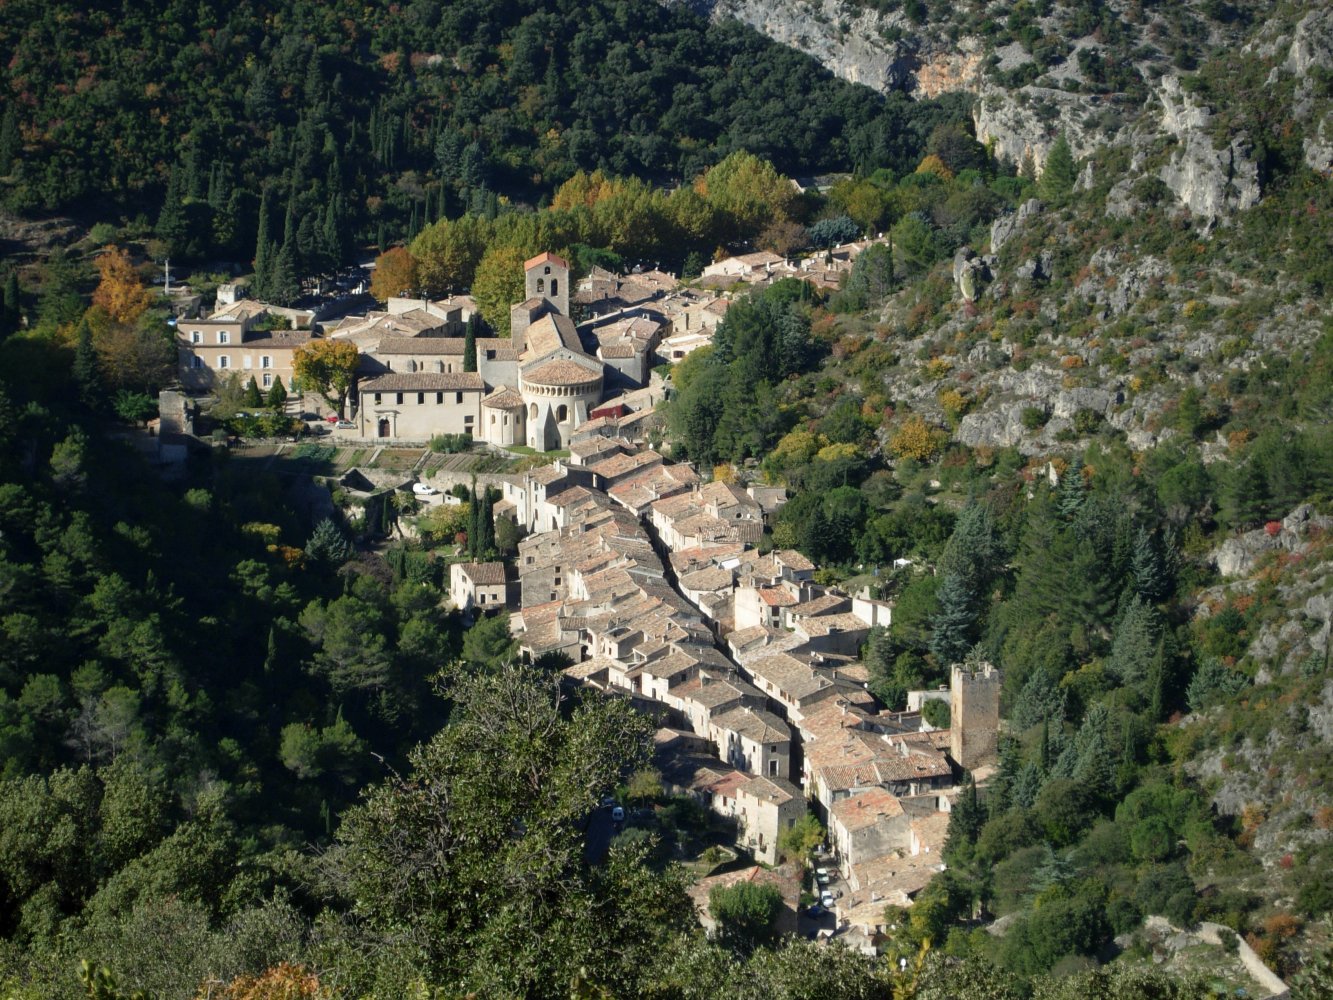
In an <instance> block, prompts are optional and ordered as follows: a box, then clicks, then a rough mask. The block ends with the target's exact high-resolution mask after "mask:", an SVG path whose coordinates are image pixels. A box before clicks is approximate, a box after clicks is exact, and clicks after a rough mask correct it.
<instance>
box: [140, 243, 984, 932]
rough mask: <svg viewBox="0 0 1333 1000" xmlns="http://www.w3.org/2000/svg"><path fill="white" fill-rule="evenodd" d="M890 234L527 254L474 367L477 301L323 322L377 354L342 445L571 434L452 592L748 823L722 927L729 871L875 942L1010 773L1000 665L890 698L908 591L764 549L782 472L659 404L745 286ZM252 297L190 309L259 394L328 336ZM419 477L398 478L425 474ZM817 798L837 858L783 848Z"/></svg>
mask: <svg viewBox="0 0 1333 1000" xmlns="http://www.w3.org/2000/svg"><path fill="white" fill-rule="evenodd" d="M869 245H870V244H868V243H863V244H851V245H848V246H845V247H838V248H835V249H833V250H831V251H828V252H827V253H824V254H819V255H817V256H815V257H812V258H809V259H807V260H804V261H798V262H795V263H792V262H788V261H786V260H784V259H783V258H781V257H778V256H777V255H775V254H768V253H756V254H750V255H747V256H743V257H734V258H728V259H726V260H722V261H719V262H717V263H716V264H713V265H710V266H709V267H708V268H706V269H705V270H704V273H703V275H702V278H701V280H700V281H699V282H698V283H697V284H696V285H695V286H694V287H684V286H682V285H681V284H680V282H678V281H677V280H676V278H675V277H674V276H673V275H669V274H664V273H662V272H658V271H648V272H642V271H640V272H637V273H631V274H629V275H624V276H620V275H615V274H612V273H610V272H607V271H604V270H601V269H597V268H594V269H593V270H592V272H591V273H590V274H589V275H588V277H586V278H585V279H584V280H583V281H582V282H580V283H579V284H578V285H577V286H574V287H572V282H571V269H570V266H569V264H568V263H567V262H566V261H565V260H564V259H562V258H561V257H559V256H557V255H555V254H552V253H543V254H539V255H537V256H535V257H533V258H531V259H529V260H528V261H527V262H526V263H525V265H524V284H525V291H526V293H527V298H526V299H525V300H524V301H523V302H520V303H516V304H515V305H513V307H512V308H511V316H510V319H511V336H510V337H509V338H507V339H506V338H495V337H478V338H475V340H474V344H475V348H474V352H475V361H474V363H469V361H468V360H467V359H465V354H466V353H467V351H468V344H467V340H466V337H465V334H466V331H467V330H468V328H469V325H470V324H473V323H474V322H475V321H474V316H475V315H476V308H477V307H476V304H475V302H474V301H472V300H471V299H470V298H468V297H466V296H455V297H452V298H450V299H447V300H440V301H429V300H414V299H408V298H394V299H390V300H389V301H388V302H387V303H386V306H387V308H386V309H385V310H383V311H372V312H368V313H366V314H364V315H352V316H345V317H343V318H341V319H339V320H337V321H336V322H330V324H329V325H328V326H327V327H326V328H325V329H324V330H323V333H322V336H323V337H324V338H326V339H328V340H330V341H333V342H337V341H345V342H347V343H350V344H353V345H355V347H356V349H357V358H358V362H357V372H356V375H357V378H356V383H355V386H354V387H353V389H352V392H351V393H350V402H351V406H352V410H351V412H350V414H348V416H347V418H346V419H344V420H339V421H338V423H337V425H336V429H335V430H334V432H333V433H334V434H335V435H336V436H337V437H338V438H341V439H345V440H349V441H357V440H367V441H370V442H373V443H377V444H388V445H411V444H416V445H420V444H424V443H426V442H429V441H430V440H431V439H432V438H435V437H436V436H437V435H466V436H468V437H470V438H471V440H473V441H474V442H477V443H480V444H483V445H486V446H489V447H490V448H493V449H496V450H503V449H510V450H513V449H519V450H522V451H525V452H529V453H532V454H534V455H535V454H540V453H554V454H553V455H552V458H553V461H552V462H551V463H550V464H547V465H540V466H536V467H532V468H528V469H526V470H524V471H521V472H516V473H507V474H496V475H484V476H483V477H482V479H483V483H484V486H485V487H486V488H489V489H492V490H498V492H499V495H500V499H499V500H498V501H496V502H495V504H494V507H493V513H494V517H495V518H496V519H497V521H498V520H499V519H501V518H507V519H509V520H510V521H512V522H513V525H514V526H515V528H516V529H517V534H518V535H519V536H520V537H521V541H519V543H518V546H517V556H516V558H514V559H513V560H512V561H510V562H499V561H497V562H486V563H475V562H454V563H453V564H452V565H451V566H450V570H449V575H450V578H449V594H450V601H451V603H452V604H453V605H454V606H455V607H457V608H458V609H459V610H461V611H463V612H465V613H471V614H488V613H494V612H498V611H501V610H505V611H508V612H510V627H511V630H512V632H513V634H514V637H515V639H516V642H517V644H518V648H519V651H520V653H521V655H522V656H523V657H524V658H525V659H527V660H530V661H538V660H542V661H543V662H552V660H551V658H552V657H556V658H557V659H556V660H555V661H554V662H558V663H561V664H568V666H565V667H564V669H563V675H564V680H565V683H566V684H567V685H569V686H571V687H579V688H585V689H592V690H596V691H599V692H602V693H604V694H606V695H608V696H611V697H619V698H625V699H628V700H629V702H630V703H631V704H632V705H633V706H634V707H635V708H636V709H638V710H639V711H641V712H643V713H645V714H647V715H648V716H649V717H650V718H651V719H652V720H653V721H654V723H655V725H656V726H657V732H656V737H655V743H654V767H655V769H656V771H657V772H658V773H659V774H660V775H661V782H662V787H663V789H664V791H665V792H666V793H668V794H675V795H682V796H687V797H689V798H691V799H693V800H694V801H696V802H697V803H698V804H699V805H700V806H702V807H704V808H705V809H707V810H709V811H710V812H711V813H712V814H713V815H714V816H716V817H718V818H720V819H721V820H724V821H727V822H729V823H732V824H734V829H735V844H734V846H735V848H736V849H737V850H738V851H740V852H742V855H743V856H744V857H745V858H748V862H746V863H743V864H741V865H740V866H739V867H738V866H736V865H729V866H723V867H724V868H726V869H727V870H725V871H724V872H723V873H721V874H715V875H711V876H708V877H704V878H701V879H700V880H699V881H698V882H697V883H696V885H695V886H694V889H693V890H692V895H693V896H694V898H695V900H696V903H697V909H698V912H699V916H700V919H701V921H703V922H704V923H705V925H708V924H709V923H710V922H711V917H710V915H709V912H708V899H709V894H710V892H711V890H712V888H713V887H714V886H715V885H730V884H734V883H735V882H737V881H739V880H742V879H744V880H748V881H753V882H759V883H767V884H771V885H773V886H775V887H776V888H777V889H778V890H779V892H780V893H781V895H782V898H783V900H784V909H783V913H782V914H781V917H780V919H779V929H780V930H783V931H788V932H796V931H797V930H798V928H799V929H801V930H802V932H808V933H813V934H818V935H821V936H833V935H836V936H839V937H840V938H842V939H843V940H845V941H847V942H849V943H850V944H852V945H853V946H855V947H859V948H861V949H862V950H865V951H868V952H872V953H873V952H876V951H877V949H878V948H879V946H880V945H881V944H882V943H883V941H884V940H885V935H886V934H887V932H888V930H889V928H888V921H889V917H888V916H887V915H886V911H887V908H888V907H891V906H896V907H908V906H910V905H911V904H912V900H913V898H914V897H915V896H916V894H917V893H919V892H920V891H921V890H922V889H923V888H924V887H925V886H926V885H927V884H928V883H929V881H930V880H931V878H932V877H933V876H934V875H935V874H936V873H938V872H940V871H942V870H943V869H944V864H943V862H942V859H941V850H942V848H943V846H944V841H945V837H946V833H947V828H948V823H949V814H950V811H951V809H952V805H953V802H954V800H955V799H956V797H957V795H958V794H960V791H961V788H962V781H963V780H964V776H965V775H967V776H970V778H971V779H972V780H976V781H982V782H984V780H985V779H986V777H987V776H988V775H989V774H990V773H991V772H992V771H993V769H994V765H995V763H996V737H997V731H998V725H999V691H1000V675H999V672H998V671H997V670H995V669H994V668H992V667H991V666H990V665H988V664H974V665H969V666H966V667H964V666H962V665H956V666H954V668H953V670H952V678H951V684H950V686H949V687H948V688H946V689H940V690H930V691H916V692H911V693H910V694H909V698H908V704H907V706H906V710H905V711H889V710H886V709H885V708H884V707H883V706H881V705H879V704H878V703H877V701H876V699H875V698H874V697H873V696H872V695H871V694H870V692H869V691H868V689H867V681H868V680H869V676H868V673H867V670H866V667H865V666H864V664H863V663H862V662H861V660H860V653H861V650H862V648H863V646H864V644H865V642H866V641H867V638H868V637H869V635H870V631H871V629H873V628H876V627H882V628H887V627H889V626H890V625H891V623H892V615H893V608H892V605H891V604H890V603H888V602H885V601H882V600H877V599H875V598H874V597H872V595H871V593H870V590H869V588H863V589H861V590H860V591H858V592H856V593H846V592H844V591H843V590H841V589H839V588H838V587H836V586H826V585H821V584H820V583H817V582H816V580H815V575H816V570H817V567H816V566H815V565H814V564H813V563H812V562H811V561H810V560H809V559H807V558H806V557H805V556H804V555H802V554H801V553H800V552H797V551H794V550H781V549H774V550H771V551H764V538H765V528H766V526H770V525H771V523H772V518H773V516H774V515H775V513H776V512H777V511H778V510H779V509H780V507H781V506H782V504H783V503H785V501H786V499H787V496H786V491H785V489H784V488H782V487H781V486H770V485H764V484H762V483H751V484H749V485H747V486H745V487H741V486H740V485H737V484H736V483H732V482H726V481H721V480H715V481H712V482H704V481H703V480H702V479H701V476H700V475H699V473H698V472H697V471H696V470H695V469H694V468H693V467H691V466H690V465H689V464H687V463H672V462H670V461H669V460H668V459H667V458H666V457H665V456H664V454H663V453H662V451H659V450H658V448H660V447H661V445H660V441H661V428H660V423H659V422H658V421H656V420H655V419H654V411H655V408H656V405H657V404H658V403H659V402H660V401H661V400H662V399H663V398H664V397H665V394H666V391H667V387H666V385H665V384H664V383H663V380H662V379H661V377H660V375H659V374H658V373H656V372H654V371H653V369H654V367H656V366H657V365H659V364H671V363H675V362H677V361H679V360H681V359H682V358H684V357H686V356H687V355H688V354H689V353H690V352H692V351H693V350H696V349H697V348H699V347H702V346H704V345H707V344H709V343H710V342H711V339H712V334H713V331H714V330H715V328H716V326H717V324H718V323H719V322H720V321H721V320H722V318H723V317H724V316H725V314H726V310H727V306H728V305H729V303H730V293H731V290H732V289H734V288H737V287H739V288H747V287H754V286H760V285H765V284H769V283H771V282H773V281H776V280H780V279H782V278H787V277H796V278H800V279H803V280H809V281H812V282H813V283H815V284H817V285H823V286H825V287H827V286H829V285H834V286H836V283H837V281H838V279H839V277H840V276H841V275H843V274H845V273H846V272H847V271H848V270H849V269H850V267H851V264H852V263H853V262H854V260H855V258H856V256H857V255H858V254H859V253H860V252H861V251H862V250H864V249H865V247H866V246H869ZM234 294H235V293H234V292H233V291H232V290H230V289H228V290H226V291H225V293H224V295H223V298H225V299H230V301H223V302H221V307H220V308H219V310H218V311H216V312H215V313H213V314H212V315H211V316H210V317H209V318H208V319H206V320H199V319H194V320H191V319H182V320H180V321H179V323H178V344H179V348H180V375H181V381H182V384H183V385H184V386H185V387H187V388H188V389H190V390H192V391H193V392H195V393H205V392H208V391H209V390H210V389H213V388H216V386H217V385H218V383H219V381H220V380H221V379H225V378H228V377H229V376H230V375H231V374H232V373H234V372H238V371H239V372H240V373H241V374H242V376H243V377H244V376H246V374H247V373H248V374H249V375H250V376H253V377H255V378H256V384H257V385H258V386H259V387H260V388H261V389H264V390H268V389H269V388H270V387H271V385H272V384H273V382H274V381H275V380H282V381H283V382H284V384H290V385H291V386H292V387H293V388H296V387H297V383H296V381H295V371H294V367H295V366H294V364H293V360H292V357H293V353H294V351H295V350H296V349H297V348H299V347H301V346H303V345H306V344H309V343H311V342H312V340H314V339H318V336H319V335H318V331H317V327H318V326H319V321H318V319H317V318H316V316H314V315H313V314H311V313H304V314H303V313H300V312H298V311H294V310H278V309H275V308H274V307H270V306H265V305H263V304H260V303H255V302H252V301H250V300H247V299H244V298H238V297H233V296H234ZM574 312H577V313H578V314H579V315H580V317H581V322H578V323H576V322H575V320H574V318H573V315H572V313H574ZM285 326H291V328H290V329H286V328H284V327H285ZM474 329H475V326H474ZM469 369H471V370H469ZM261 380H262V381H261ZM305 405H308V404H305V403H302V407H303V408H304V406H305ZM166 412H167V409H166V408H165V407H164V414H165V413H166ZM165 428H166V424H164V430H165ZM654 446H657V447H654ZM662 450H663V451H665V450H666V449H662ZM381 478H383V477H381ZM390 478H391V479H393V477H390ZM412 478H413V477H411V476H408V477H404V476H403V475H401V474H400V475H398V476H397V479H395V480H394V481H392V482H387V485H388V486H389V487H390V488H391V489H392V488H398V489H403V490H406V489H408V488H409V487H411V486H412V485H413V483H412V482H410V481H409V480H410V479H412ZM416 478H421V482H420V483H418V484H416V490H417V493H418V494H419V495H421V496H424V497H425V498H426V502H427V503H428V504H430V503H439V502H443V501H444V500H447V499H452V498H449V497H447V496H446V494H447V492H448V490H449V489H450V487H456V486H457V485H458V482H459V477H458V476H451V475H449V474H447V473H444V472H440V473H439V474H438V476H436V477H434V478H432V477H431V476H430V475H429V474H428V475H427V476H426V477H424V478H422V477H416ZM397 480H402V482H397ZM474 485H475V483H474ZM931 700H940V701H946V702H947V703H948V706H949V724H948V728H936V727H933V726H931V725H930V724H929V723H928V722H927V721H926V720H925V718H924V717H923V714H922V705H923V704H924V703H925V702H928V701H931ZM810 812H812V813H813V814H814V816H815V817H816V818H817V819H818V821H819V823H820V824H821V826H822V829H823V830H824V831H825V833H824V843H823V844H822V845H820V852H819V853H817V854H815V855H813V856H810V857H788V856H787V852H784V850H783V847H782V841H783V835H784V833H786V832H787V831H789V830H791V829H792V828H793V827H795V826H796V825H797V823H798V822H805V820H804V817H806V815H807V813H810ZM815 867H818V873H817V874H816V873H815V872H814V871H813V870H812V869H814V868H815ZM803 900H805V901H807V903H808V905H804V906H803V905H802V903H803ZM812 928H813V929H812Z"/></svg>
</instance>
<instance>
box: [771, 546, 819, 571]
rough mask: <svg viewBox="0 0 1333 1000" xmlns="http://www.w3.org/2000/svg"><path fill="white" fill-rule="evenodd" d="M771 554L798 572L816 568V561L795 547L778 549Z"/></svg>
mask: <svg viewBox="0 0 1333 1000" xmlns="http://www.w3.org/2000/svg"><path fill="white" fill-rule="evenodd" d="M770 555H771V556H772V557H773V559H775V560H777V561H779V562H781V563H782V565H783V566H786V567H787V568H788V569H791V570H796V571H797V572H807V571H810V570H813V569H814V568H815V564H814V563H812V562H811V561H810V560H809V559H807V558H806V557H805V556H803V555H801V553H799V552H797V551H796V550H795V549H776V550H774V551H773V552H772V553H770Z"/></svg>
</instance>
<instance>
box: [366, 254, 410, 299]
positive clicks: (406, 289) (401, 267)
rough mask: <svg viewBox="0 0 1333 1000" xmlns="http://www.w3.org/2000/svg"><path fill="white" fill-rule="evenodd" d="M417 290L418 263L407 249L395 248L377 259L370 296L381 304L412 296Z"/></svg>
mask: <svg viewBox="0 0 1333 1000" xmlns="http://www.w3.org/2000/svg"><path fill="white" fill-rule="evenodd" d="M416 290H417V262H416V259H415V258H414V257H413V256H412V254H411V253H409V252H408V250H407V248H406V247H393V248H392V249H390V250H388V251H387V252H385V253H382V254H380V255H379V256H378V257H377V258H376V259H375V273H374V274H373V275H371V278H370V294H371V295H373V296H375V298H377V299H378V300H379V301H380V302H388V301H389V299H391V298H398V297H399V296H412V295H415V294H416Z"/></svg>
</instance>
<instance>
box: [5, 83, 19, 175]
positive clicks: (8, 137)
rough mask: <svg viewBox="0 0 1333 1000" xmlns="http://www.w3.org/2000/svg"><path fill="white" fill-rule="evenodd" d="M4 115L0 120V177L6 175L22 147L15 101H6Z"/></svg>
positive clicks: (12, 167)
mask: <svg viewBox="0 0 1333 1000" xmlns="http://www.w3.org/2000/svg"><path fill="white" fill-rule="evenodd" d="M5 103H6V105H7V107H6V108H5V117H4V120H3V121H0V177H7V176H8V175H9V173H10V171H11V170H13V169H14V164H15V163H16V162H18V156H19V150H21V149H22V148H23V139H22V136H20V135H19V119H18V108H17V105H16V102H14V101H6V102H5Z"/></svg>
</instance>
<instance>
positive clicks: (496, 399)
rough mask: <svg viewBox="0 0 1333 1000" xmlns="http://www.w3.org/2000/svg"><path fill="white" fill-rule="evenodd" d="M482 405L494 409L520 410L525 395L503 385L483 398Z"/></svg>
mask: <svg viewBox="0 0 1333 1000" xmlns="http://www.w3.org/2000/svg"><path fill="white" fill-rule="evenodd" d="M481 405H482V406H489V407H490V408H491V409H494V410H520V409H522V408H523V397H522V396H520V395H519V394H518V392H517V391H516V390H514V389H511V388H510V387H509V386H507V385H502V386H500V388H498V389H496V390H495V392H493V393H491V394H490V395H489V396H487V397H486V398H485V399H483V400H482V401H481Z"/></svg>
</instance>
